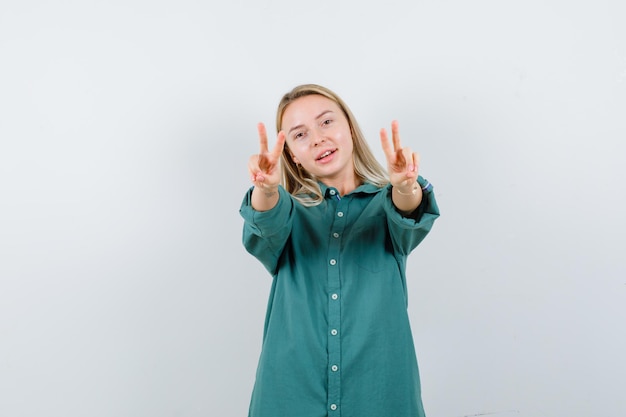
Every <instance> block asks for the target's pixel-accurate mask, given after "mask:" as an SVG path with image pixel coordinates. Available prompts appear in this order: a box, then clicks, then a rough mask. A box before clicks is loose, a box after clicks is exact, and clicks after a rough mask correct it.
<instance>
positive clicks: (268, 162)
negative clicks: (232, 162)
mask: <svg viewBox="0 0 626 417" xmlns="http://www.w3.org/2000/svg"><path fill="white" fill-rule="evenodd" d="M257 129H258V131H259V140H260V143H261V152H260V153H258V154H256V155H252V156H251V157H250V160H249V161H248V171H249V172H250V179H251V180H252V183H253V184H254V186H255V187H258V188H262V189H265V190H275V189H276V188H277V187H278V185H279V184H280V176H281V173H280V154H281V153H282V152H283V148H284V146H285V134H284V133H283V132H282V131H281V132H279V133H278V138H277V140H276V146H274V149H272V151H271V152H270V151H269V149H268V146H267V132H266V130H265V125H264V124H263V123H259V124H258V125H257Z"/></svg>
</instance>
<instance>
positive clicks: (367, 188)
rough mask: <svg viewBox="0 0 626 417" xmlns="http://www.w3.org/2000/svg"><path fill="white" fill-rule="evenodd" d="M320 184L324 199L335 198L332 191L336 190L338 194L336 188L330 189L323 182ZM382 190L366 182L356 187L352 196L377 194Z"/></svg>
mask: <svg viewBox="0 0 626 417" xmlns="http://www.w3.org/2000/svg"><path fill="white" fill-rule="evenodd" d="M318 184H319V186H320V189H321V191H322V195H323V196H324V198H330V197H333V196H334V195H333V194H331V190H334V191H335V192H337V190H336V189H335V188H331V187H328V186H327V185H326V184H324V183H322V182H319V181H318ZM380 190H382V188H378V187H377V186H375V185H374V184H371V183H369V182H366V183H363V184H361V185H359V186H358V187H356V188H355V189H354V191H352V192H351V193H350V194H356V193H364V194H375V193H377V192H379V191H380ZM335 195H336V194H335Z"/></svg>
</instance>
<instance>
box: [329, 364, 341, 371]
mask: <svg viewBox="0 0 626 417" xmlns="http://www.w3.org/2000/svg"><path fill="white" fill-rule="evenodd" d="M330 369H332V371H333V372H337V369H339V367H338V366H337V365H333V366H331V367H330Z"/></svg>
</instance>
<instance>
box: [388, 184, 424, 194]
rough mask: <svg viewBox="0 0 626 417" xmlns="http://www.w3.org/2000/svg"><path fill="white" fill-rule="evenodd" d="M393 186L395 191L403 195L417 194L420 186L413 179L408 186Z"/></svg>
mask: <svg viewBox="0 0 626 417" xmlns="http://www.w3.org/2000/svg"><path fill="white" fill-rule="evenodd" d="M393 188H394V189H395V190H396V192H397V193H398V194H400V195H405V196H412V195H417V193H418V191H419V189H420V186H419V184H418V183H417V181H415V182H414V183H413V184H412V185H411V186H410V187H402V188H401V187H398V186H395V185H394V186H393Z"/></svg>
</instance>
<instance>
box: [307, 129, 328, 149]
mask: <svg viewBox="0 0 626 417" xmlns="http://www.w3.org/2000/svg"><path fill="white" fill-rule="evenodd" d="M312 136H313V138H312V139H313V140H312V141H311V143H312V144H313V146H317V145H319V144H320V143H322V142H324V141H325V140H326V138H325V137H324V133H323V132H320V131H319V130H314V131H313V132H312Z"/></svg>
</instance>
